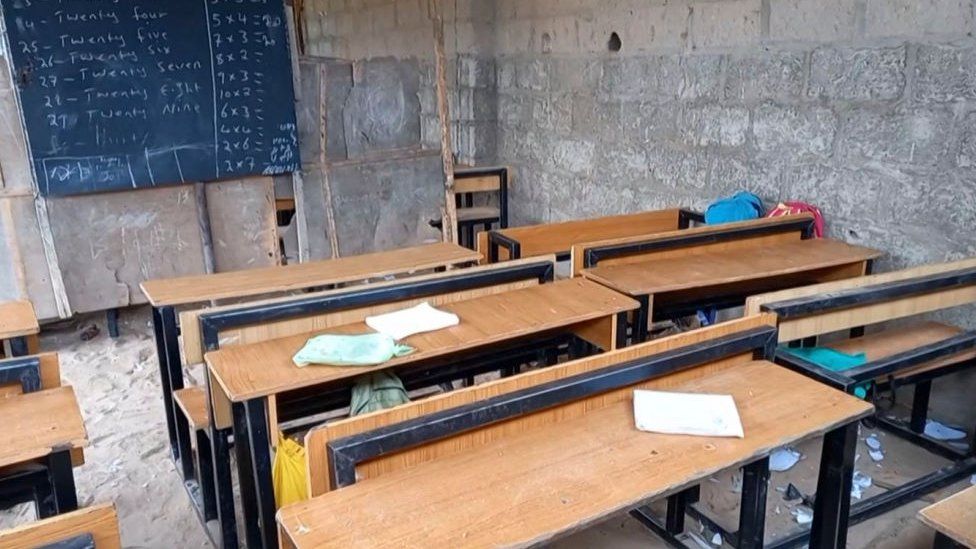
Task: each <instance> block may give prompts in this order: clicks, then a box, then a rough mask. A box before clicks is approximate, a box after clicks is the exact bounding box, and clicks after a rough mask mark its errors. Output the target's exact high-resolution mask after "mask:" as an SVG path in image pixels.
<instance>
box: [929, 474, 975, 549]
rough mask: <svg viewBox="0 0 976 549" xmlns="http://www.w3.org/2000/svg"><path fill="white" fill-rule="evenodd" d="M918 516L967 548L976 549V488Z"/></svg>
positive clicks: (964, 491)
mask: <svg viewBox="0 0 976 549" xmlns="http://www.w3.org/2000/svg"><path fill="white" fill-rule="evenodd" d="M918 516H919V518H920V519H921V520H922V522H924V523H925V524H928V525H929V526H931V527H932V528H935V529H936V530H938V531H939V532H942V533H943V534H945V535H947V536H949V537H950V538H952V539H954V540H956V541H957V542H959V543H961V544H963V545H965V546H966V547H976V486H971V487H969V488H966V489H965V490H963V491H962V492H959V493H958V494H955V495H953V496H950V497H948V498H946V499H944V500H942V501H940V502H938V503H935V504H932V505H929V506H928V507H926V508H925V509H922V510H921V511H919V512H918Z"/></svg>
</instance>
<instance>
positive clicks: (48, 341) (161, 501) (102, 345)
mask: <svg viewBox="0 0 976 549" xmlns="http://www.w3.org/2000/svg"><path fill="white" fill-rule="evenodd" d="M121 323H122V327H121V330H122V335H121V337H119V338H118V339H111V338H109V337H108V334H107V331H106V328H105V324H104V317H102V316H86V317H82V318H79V319H76V320H74V321H72V322H69V323H64V324H61V325H56V326H48V327H46V328H45V330H44V335H43V337H42V341H41V345H42V349H43V350H45V351H55V350H56V351H59V352H60V353H61V368H62V370H61V371H62V377H63V378H64V379H65V381H66V383H69V384H71V385H73V386H74V387H75V391H76V393H77V395H78V398H79V400H80V402H81V406H82V411H83V414H84V417H85V424H86V426H87V428H88V434H89V437H90V440H91V448H89V449H88V450H87V451H86V453H85V458H86V463H85V465H84V466H82V467H80V468H79V469H76V471H75V476H76V480H77V488H78V495H79V504H80V505H82V506H86V505H90V504H92V503H99V502H110V501H111V502H115V504H116V506H117V508H118V511H119V516H120V520H121V529H122V541H123V544H124V546H125V547H153V548H157V547H158V548H173V547H205V546H207V545H208V542H207V539H206V537H205V536H204V533H203V530H202V527H201V526H200V524H199V522H198V521H197V517H196V515H195V513H194V512H193V510H192V509H191V507H190V503H189V501H188V499H187V496H186V492H185V491H184V490H183V487H182V486H181V482H180V480H179V476H178V474H177V473H176V470H175V468H174V465H173V462H172V461H171V460H170V458H169V455H168V445H167V440H166V426H165V420H164V418H163V413H162V407H161V400H160V396H159V391H160V388H159V370H158V365H157V362H156V356H155V347H154V344H153V341H152V335H151V334H152V331H151V326H150V323H149V311H148V309H146V308H138V309H133V310H129V311H124V312H123V313H122V315H121ZM93 327H94V328H93ZM95 329H97V331H98V333H97V335H95V336H94V338H93V339H91V340H90V341H82V340H81V336H82V334H83V333H85V332H88V333H89V334H90V333H91V332H93V331H95ZM199 374H200V371H199V370H195V371H191V372H190V379H191V381H192V380H193V379H196V380H199V379H200V378H199ZM872 432H874V431H869V430H867V429H863V428H862V432H861V436H860V437H859V442H858V456H859V457H858V461H857V469H858V471H861V472H862V473H864V474H866V475H868V476H870V477H872V479H873V484H874V485H873V486H872V487H871V488H870V489H869V490H868V491H867V493H866V494H867V495H872V494H875V493H879V492H881V491H883V490H884V487H890V486H894V485H897V484H900V483H902V482H904V481H906V480H909V479H911V478H913V477H915V476H917V475H918V474H920V473H924V472H928V471H932V470H934V469H936V468H938V467H939V466H941V465H943V464H944V463H945V462H944V461H943V460H941V459H939V458H935V457H933V456H932V455H931V454H928V453H926V452H924V451H922V450H918V449H915V448H911V447H909V446H908V445H907V444H905V443H903V442H902V441H900V440H899V439H896V438H895V437H893V436H889V435H887V434H885V433H884V432H880V431H879V432H877V436H878V438H879V440H880V441H881V442H882V445H883V449H884V452H885V458H884V460H883V461H881V462H878V463H875V462H873V461H872V460H871V459H870V458H869V457H868V453H867V448H866V446H865V445H864V441H863V439H864V437H866V436H867V435H868V434H870V433H872ZM819 446H820V443H819V441H809V442H807V443H805V444H803V445H801V446H800V447H798V448H797V450H799V451H800V452H801V453H802V455H803V459H801V461H800V462H799V463H798V464H797V465H796V466H795V467H793V468H792V469H791V470H789V471H787V472H785V473H776V472H774V473H772V477H771V482H770V489H769V496H768V509H769V514H768V519H767V541H772V540H775V539H777V537H779V536H782V535H784V534H785V533H787V532H790V531H792V530H793V529H795V528H797V524H796V522H795V519H794V517H793V515H792V511H793V509H794V508H795V507H796V506H797V504H796V502H793V503H791V502H787V501H785V500H784V499H783V493H782V490H785V487H786V486H787V484H788V483H790V482H792V483H794V484H795V485H797V486H798V487H799V488H800V489H801V490H803V491H804V492H806V493H811V492H812V491H813V488H814V485H815V480H816V473H817V465H818V457H819V453H820V449H819ZM968 484H969V480H968V479H967V480H966V481H963V482H960V483H958V484H956V485H954V486H951V487H949V488H947V489H945V490H942V491H940V492H936V493H935V494H932V495H930V496H926V497H925V498H924V500H922V501H917V502H914V503H913V504H911V505H907V506H905V507H902V508H900V509H898V510H897V511H894V512H891V513H888V514H886V515H884V516H882V517H879V518H876V519H873V520H871V521H868V522H866V523H864V524H861V525H858V526H856V527H854V528H852V530H851V532H850V536H849V547H855V548H860V547H872V548H875V547H877V548H882V549H903V548H904V549H907V548H919V547H929V546H930V545H931V539H932V533H931V531H929V530H928V529H927V528H926V527H924V526H923V525H922V524H921V523H920V522H918V520H917V519H916V518H915V514H916V512H917V511H918V510H919V509H920V508H922V507H923V506H925V505H927V504H928V503H927V502H931V501H935V500H937V499H941V498H942V497H945V496H947V495H949V494H951V493H953V492H956V491H958V490H960V489H962V488H963V487H965V486H968ZM738 497H739V493H738V492H737V488H736V479H735V475H734V474H724V475H721V476H718V477H715V478H712V479H709V482H705V483H703V485H702V503H701V505H702V506H703V507H704V509H706V510H708V511H709V512H710V513H712V514H713V516H715V517H717V518H718V519H719V520H720V522H722V523H723V524H725V525H726V526H734V525H735V522H736V516H737V514H736V507H737V503H738ZM33 517H34V511H33V508H32V507H30V506H26V505H25V506H20V507H17V508H15V509H12V510H9V511H3V512H0V528H5V527H9V526H12V525H15V524H20V523H24V522H29V521H30V520H33ZM689 524H690V526H689V529H690V530H691V531H693V532H697V533H700V534H701V535H700V537H699V539H701V540H702V541H701V542H700V543H701V544H702V546H703V547H714V546H712V545H709V544H708V543H706V542H705V541H704V540H708V539H711V537H712V533H711V532H707V531H701V530H700V529H699V527H698V525H697V524H696V523H691V522H690V523H689ZM555 546H556V547H560V548H564V549H575V548H584V547H619V548H628V547H664V546H665V545H664V544H663V543H661V542H659V541H658V540H656V539H655V538H653V536H650V535H649V534H648V533H647V532H646V531H645V530H644V529H643V528H642V527H641V526H640V525H639V524H638V523H637V522H636V521H635V520H632V519H630V518H629V517H627V516H621V517H619V518H614V519H611V520H608V521H606V522H604V523H602V524H599V525H597V526H595V527H592V528H589V529H587V530H585V531H582V532H578V533H576V534H574V535H572V536H569V537H567V538H564V539H563V540H561V541H559V542H558V543H556V544H555Z"/></svg>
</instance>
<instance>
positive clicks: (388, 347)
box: [292, 334, 414, 367]
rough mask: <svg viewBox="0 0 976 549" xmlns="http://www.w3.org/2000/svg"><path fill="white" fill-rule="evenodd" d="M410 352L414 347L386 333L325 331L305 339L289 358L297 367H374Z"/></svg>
mask: <svg viewBox="0 0 976 549" xmlns="http://www.w3.org/2000/svg"><path fill="white" fill-rule="evenodd" d="M413 351H414V349H413V347H411V346H409V345H403V344H399V343H397V342H396V341H395V340H394V339H393V338H392V337H390V336H388V335H386V334H362V335H333V334H325V335H320V336H316V337H313V338H312V339H309V340H308V341H306V342H305V346H304V347H302V348H301V349H300V350H299V351H298V352H297V353H295V356H293V357H292V362H294V363H295V365H296V366H298V367H304V366H308V365H309V364H326V365H332V366H374V365H376V364H383V363H384V362H386V361H388V360H390V359H392V358H395V357H401V356H404V355H408V354H410V353H412V352H413Z"/></svg>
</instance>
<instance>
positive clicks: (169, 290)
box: [140, 243, 480, 461]
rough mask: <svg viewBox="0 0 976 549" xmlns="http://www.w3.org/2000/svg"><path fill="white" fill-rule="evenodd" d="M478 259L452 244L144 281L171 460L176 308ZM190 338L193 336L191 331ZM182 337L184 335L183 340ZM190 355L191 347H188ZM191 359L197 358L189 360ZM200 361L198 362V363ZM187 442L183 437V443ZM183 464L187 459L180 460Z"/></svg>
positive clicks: (176, 451) (176, 450)
mask: <svg viewBox="0 0 976 549" xmlns="http://www.w3.org/2000/svg"><path fill="white" fill-rule="evenodd" d="M479 259H480V256H479V255H478V254H477V253H476V252H473V251H471V250H469V249H467V248H462V247H461V246H457V245H455V244H449V243H437V244H426V245H423V246H414V247H410V248H402V249H399V250H391V251H385V252H377V253H371V254H364V255H357V256H350V257H345V258H342V259H331V260H324V261H312V262H309V263H300V264H296V265H286V266H283V267H264V268H259V269H249V270H241V271H232V272H225V273H214V274H205V275H194V276H184V277H178V278H168V279H157V280H147V281H145V282H143V283H142V284H140V288H141V289H142V292H143V294H145V296H146V299H148V300H149V303H150V304H151V305H152V321H153V332H154V335H155V340H156V355H157V357H158V358H159V368H160V381H161V385H162V392H163V405H164V410H165V413H166V426H167V429H168V432H169V441H170V448H171V451H172V455H173V459H174V460H180V459H181V456H180V442H181V441H180V438H179V437H180V434H179V432H180V431H181V430H185V429H186V426H185V425H183V424H178V422H179V421H181V420H180V419H179V418H178V417H177V416H178V414H177V410H178V408H179V406H178V405H177V404H176V403H175V402H174V400H173V392H174V391H178V390H180V389H182V388H184V385H185V381H184V378H183V367H182V366H183V364H184V363H183V362H182V360H181V356H180V342H179V337H180V328H179V327H178V325H177V316H176V308H177V307H185V306H189V305H192V304H198V303H206V304H210V305H213V303H212V302H215V301H218V300H235V301H239V300H254V299H257V298H258V297H260V296H269V295H274V294H282V293H288V292H300V291H305V290H310V289H316V288H323V287H333V286H337V285H346V284H358V283H361V282H365V281H368V280H371V279H382V278H384V277H396V276H405V275H412V274H423V273H424V272H428V271H435V270H442V269H450V268H453V267H457V266H465V265H470V264H474V263H476V262H478V260H479ZM191 333H192V331H191ZM184 335H185V334H184ZM190 349H191V352H192V349H193V347H192V346H191V347H190ZM191 358H195V357H192V356H191ZM201 361H202V356H201V357H199V359H198V360H196V362H201ZM184 439H187V440H188V438H187V437H184ZM183 458H184V461H185V460H186V459H189V458H188V456H183Z"/></svg>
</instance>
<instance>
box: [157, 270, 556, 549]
mask: <svg viewBox="0 0 976 549" xmlns="http://www.w3.org/2000/svg"><path fill="white" fill-rule="evenodd" d="M554 270H555V265H554V260H553V259H552V258H549V259H546V258H535V259H532V260H525V261H516V262H510V263H506V264H504V265H492V266H483V267H475V268H470V269H463V270H456V271H448V272H444V273H435V274H429V275H424V276H418V277H412V278H409V279H401V280H394V281H390V282H381V283H375V284H370V285H367V286H357V287H353V288H343V289H336V290H329V291H324V292H318V293H313V294H305V295H304V296H301V297H285V298H276V299H268V300H261V301H255V302H250V303H247V304H235V305H225V306H220V307H212V308H209V309H206V310H202V311H185V312H183V313H181V315H180V322H181V325H182V328H183V339H184V351H185V353H186V355H187V356H188V357H191V358H190V359H192V358H195V357H194V353H200V355H201V358H202V354H203V349H209V350H217V349H219V348H222V347H227V346H234V345H244V344H252V343H259V342H263V341H268V340H271V339H276V338H282V337H289V336H293V335H296V334H303V333H308V332H311V331H316V330H325V329H329V328H331V327H334V326H340V325H343V324H348V323H352V322H361V321H362V320H363V319H365V317H366V316H369V315H371V314H377V313H382V312H387V311H391V310H395V309H399V308H403V307H407V306H411V305H414V304H417V303H420V302H423V301H429V302H430V303H431V304H433V305H435V306H437V305H444V304H447V303H451V302H455V301H461V300H464V299H470V298H472V297H477V296H485V295H492V294H497V293H501V292H505V291H509V290H513V289H518V288H527V287H531V286H535V285H538V284H541V283H543V282H546V281H550V280H552V278H553V273H554ZM405 381H406V382H408V383H410V382H411V380H410V379H405ZM207 382H208V383H210V385H211V386H213V387H215V386H216V385H215V384H214V383H211V380H210V379H209V375H208V379H207ZM197 390H198V391H200V390H201V389H200V388H198V389H197ZM202 392H204V393H205V394H206V400H207V401H208V402H209V401H210V399H211V396H210V395H211V394H212V391H209V390H206V389H204V390H202ZM221 394H222V393H221ZM183 396H184V397H192V395H190V394H189V393H186V394H183ZM218 396H219V395H218ZM285 396H286V398H285V399H284V400H283V401H280V402H279V400H278V399H277V396H271V397H269V398H268V401H269V406H268V414H269V421H270V423H271V425H272V426H276V425H277V423H278V420H279V417H278V414H279V408H280V407H281V406H284V408H282V410H281V413H282V414H283V415H282V419H283V420H288V419H293V418H295V417H308V416H309V415H311V414H312V413H311V412H310V411H309V410H308V406H314V407H317V409H319V410H322V411H326V410H330V409H333V408H334V407H336V406H338V407H341V406H343V405H344V404H336V398H332V399H331V400H329V399H321V398H319V397H318V396H317V395H311V396H309V397H307V398H304V399H301V398H300V397H302V396H303V395H285ZM333 396H334V397H336V396H337V395H333ZM338 398H344V399H345V401H346V402H348V393H346V394H344V395H338ZM330 406H332V407H333V408H330ZM209 408H210V410H209V412H208V413H211V415H210V416H208V422H207V424H204V425H205V426H206V427H207V432H205V433H201V432H200V431H199V430H198V431H196V435H195V436H196V437H197V438H199V437H200V436H201V435H205V436H206V437H207V438H208V439H209V441H210V450H211V455H212V456H213V457H212V459H214V463H215V464H216V472H217V473H218V476H217V478H213V479H212V480H211V479H210V478H205V477H208V476H209V475H206V474H201V473H205V472H208V471H209V470H211V469H209V468H207V467H205V466H201V465H202V464H201V463H200V462H202V461H205V459H204V458H208V457H209V456H195V454H194V453H193V452H192V451H191V450H190V447H191V446H192V437H191V434H192V433H191V431H190V429H189V426H188V425H187V420H186V419H185V418H184V417H183V412H182V410H181V409H180V408H179V407H178V408H177V414H176V416H177V417H176V419H177V426H178V427H179V429H178V431H177V432H178V438H177V440H178V444H179V446H180V447H182V448H187V449H188V450H187V451H185V452H182V453H181V459H180V465H181V472H182V473H183V475H184V479H185V480H186V481H187V485H188V492H189V493H190V495H191V497H194V498H195V499H194V503H195V507H196V508H197V510H198V511H199V512H200V517H201V519H202V520H203V521H204V523H206V522H207V521H209V520H212V519H217V527H218V528H219V531H220V533H219V534H215V535H219V536H220V537H221V539H223V540H224V543H226V544H231V543H230V542H231V541H234V542H235V543H236V537H235V536H236V528H235V527H234V524H233V517H234V514H233V498H232V492H231V491H230V489H229V488H228V487H229V486H230V472H229V466H227V465H226V463H227V460H228V458H227V455H228V452H229V443H228V438H229V436H230V433H231V427H232V423H233V413H232V407H231V405H230V403H229V402H227V401H226V399H221V400H219V401H218V402H216V403H215V405H213V406H209ZM215 420H216V421H215ZM272 428H274V427H272ZM194 460H196V461H197V463H194ZM197 483H199V488H200V490H196V488H197ZM210 486H213V487H214V491H215V492H216V494H215V495H214V497H215V499H214V497H211V489H210ZM211 501H216V508H211V507H210V505H209V502H211ZM221 509H223V512H221ZM222 517H223V518H222ZM207 532H208V533H210V529H209V528H208V529H207Z"/></svg>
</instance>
